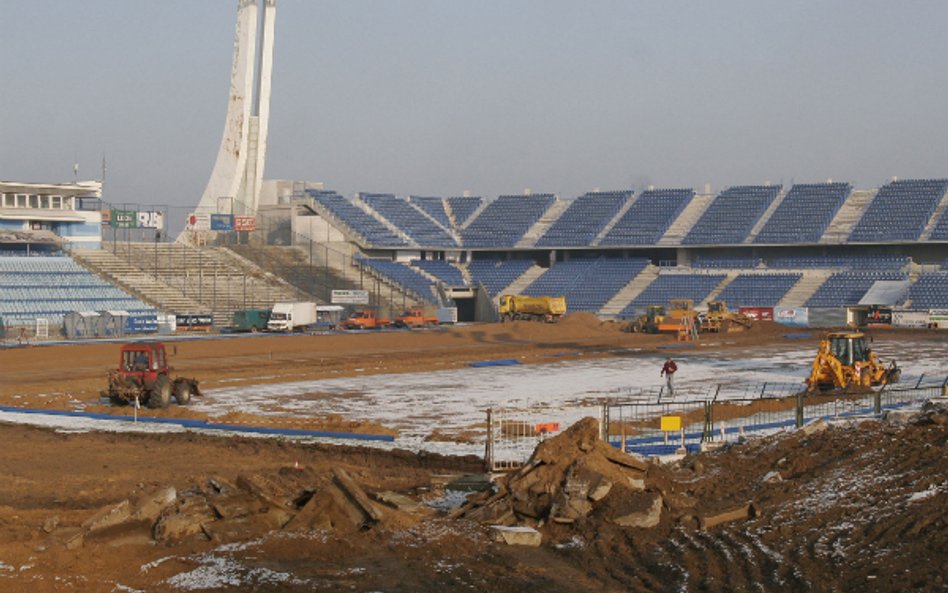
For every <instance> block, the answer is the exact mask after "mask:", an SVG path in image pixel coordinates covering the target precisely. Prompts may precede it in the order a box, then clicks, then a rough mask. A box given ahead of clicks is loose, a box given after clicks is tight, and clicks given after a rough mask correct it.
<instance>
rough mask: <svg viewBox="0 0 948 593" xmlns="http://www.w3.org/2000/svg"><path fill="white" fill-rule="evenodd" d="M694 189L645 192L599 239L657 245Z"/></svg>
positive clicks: (607, 242) (619, 243)
mask: <svg viewBox="0 0 948 593" xmlns="http://www.w3.org/2000/svg"><path fill="white" fill-rule="evenodd" d="M694 196H695V192H694V190H693V189H650V190H647V191H644V192H642V195H640V196H639V198H638V199H637V200H635V202H634V203H633V204H632V206H630V207H629V209H628V210H626V211H625V214H623V215H622V217H621V218H620V219H619V220H618V221H616V224H615V225H614V226H613V227H612V228H611V229H609V232H608V233H606V236H605V237H603V238H602V241H600V243H599V244H600V245H604V246H625V245H654V244H655V243H658V240H659V239H661V238H662V236H663V235H664V234H665V232H666V231H668V227H670V226H671V224H672V223H673V222H675V219H676V218H678V216H679V215H680V214H681V213H682V211H683V210H684V209H685V207H686V206H688V204H689V203H690V202H691V200H692V199H693V198H694Z"/></svg>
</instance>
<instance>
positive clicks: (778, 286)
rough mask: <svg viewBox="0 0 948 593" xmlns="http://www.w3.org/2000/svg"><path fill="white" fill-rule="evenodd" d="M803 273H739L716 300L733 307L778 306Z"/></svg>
mask: <svg viewBox="0 0 948 593" xmlns="http://www.w3.org/2000/svg"><path fill="white" fill-rule="evenodd" d="M802 277H803V274H772V273H771V274H767V273H757V274H739V275H738V276H737V277H736V278H734V280H732V281H731V282H730V283H729V284H728V285H727V286H726V287H725V288H724V290H722V291H721V294H719V295H718V296H717V299H716V300H719V301H724V302H726V303H727V304H728V306H729V307H730V308H731V309H735V308H737V307H776V306H777V304H778V303H779V302H780V300H781V299H782V298H783V297H784V296H786V294H787V293H788V292H789V291H790V289H791V288H793V287H794V285H795V284H796V283H797V282H798V281H799V280H800V278H802Z"/></svg>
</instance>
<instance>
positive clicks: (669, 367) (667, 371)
mask: <svg viewBox="0 0 948 593" xmlns="http://www.w3.org/2000/svg"><path fill="white" fill-rule="evenodd" d="M677 370H678V365H677V364H675V361H674V360H672V359H671V358H669V359H667V360H666V361H665V365H664V366H663V367H662V372H661V373H660V375H659V376H661V377H665V385H666V386H667V387H668V395H669V397H671V396H673V395H675V385H674V383H673V377H674V376H675V371H677Z"/></svg>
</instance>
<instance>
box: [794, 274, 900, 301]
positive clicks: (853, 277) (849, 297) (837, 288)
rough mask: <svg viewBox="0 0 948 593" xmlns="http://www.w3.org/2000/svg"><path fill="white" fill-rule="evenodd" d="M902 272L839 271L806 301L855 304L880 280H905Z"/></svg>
mask: <svg viewBox="0 0 948 593" xmlns="http://www.w3.org/2000/svg"><path fill="white" fill-rule="evenodd" d="M906 277H907V276H906V275H905V274H904V273H901V272H837V273H835V274H833V275H832V276H830V277H829V278H827V279H826V282H824V283H823V284H822V286H820V287H819V288H818V289H817V290H816V292H815V293H813V296H811V297H810V298H809V300H807V302H806V306H807V307H845V306H847V305H855V304H857V303H859V300H860V299H862V297H863V296H864V295H865V294H866V291H868V290H869V289H870V288H872V285H873V284H875V283H876V281H878V280H905V279H906Z"/></svg>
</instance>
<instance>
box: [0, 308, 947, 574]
mask: <svg viewBox="0 0 948 593" xmlns="http://www.w3.org/2000/svg"><path fill="white" fill-rule="evenodd" d="M792 331H795V330H789V329H788V328H785V327H781V326H778V325H775V324H766V323H762V324H758V325H757V326H755V328H754V329H753V330H751V331H749V332H741V333H733V334H726V335H720V336H708V337H705V338H704V339H703V340H702V342H701V343H700V344H699V345H694V346H693V347H688V348H678V346H679V343H678V342H677V341H676V340H675V338H674V337H670V336H648V335H637V334H629V333H625V332H622V331H620V329H619V327H618V326H617V325H616V324H612V323H603V322H599V321H598V320H595V318H592V317H591V316H587V315H573V316H569V317H567V318H565V319H564V320H563V321H562V322H561V323H559V324H556V325H546V324H539V323H528V322H516V323H511V324H485V325H470V326H463V327H461V326H459V327H453V328H438V329H435V330H431V331H414V332H407V331H401V332H384V333H370V332H366V333H358V334H344V335H304V336H292V337H285V336H252V337H248V338H240V339H199V340H187V341H174V342H171V343H170V344H171V345H170V346H169V347H170V348H171V349H172V352H173V354H172V362H173V364H174V366H175V368H176V372H177V373H178V374H181V375H185V376H192V377H195V378H198V379H200V380H201V386H202V388H203V389H204V390H205V391H206V395H205V396H204V400H203V401H201V402H199V403H198V405H195V406H189V407H181V406H175V405H172V406H171V407H170V408H168V409H166V410H141V413H142V414H148V415H153V416H164V417H184V418H202V417H213V418H215V419H217V420H223V421H226V422H229V423H234V424H247V425H250V426H259V425H268V426H274V425H278V426H284V427H287V428H307V429H313V430H332V431H344V432H350V431H351V432H362V433H373V434H389V435H395V436H396V439H395V445H394V448H389V449H379V448H368V447H357V446H354V445H345V446H340V445H334V444H320V443H313V442H305V443H300V442H293V441H290V440H287V439H275V438H251V437H239V436H232V435H220V436H216V435H210V434H205V433H200V432H194V431H177V432H154V431H153V432H147V433H130V432H117V431H90V430H88V429H86V428H82V429H80V428H78V427H69V426H68V424H67V425H65V426H62V425H61V426H60V427H59V428H56V429H51V428H43V427H36V426H29V425H25V424H22V423H18V422H16V421H15V420H10V418H11V416H16V415H5V416H4V419H5V420H6V422H5V423H4V424H2V425H0V446H2V453H0V472H2V473H0V475H3V476H4V478H5V479H4V480H2V481H0V590H2V591H30V592H32V593H43V592H46V591H90V592H100V591H101V592H113V591H116V592H118V591H148V592H152V591H156V592H164V591H169V592H170V591H300V592H302V591H343V590H344V591H365V592H369V591H384V592H408V591H420V592H425V591H431V592H434V591H439V592H440V591H453V590H475V591H497V592H506V591H510V592H513V591H517V592H525V591H527V592H528V591H789V590H801V591H807V590H809V591H942V590H948V582H946V580H945V579H946V578H948V577H946V575H948V535H946V534H948V530H946V527H948V526H946V521H948V464H946V463H945V455H946V453H948V445H946V442H948V413H946V412H945V411H944V410H943V409H942V408H938V407H937V406H936V407H935V408H933V409H929V410H925V411H906V412H904V413H899V414H891V415H889V416H888V417H886V418H884V419H882V420H864V419H853V420H849V421H846V422H839V423H831V424H830V425H829V426H822V427H811V429H809V430H805V431H804V430H801V431H791V432H784V433H780V434H775V435H770V436H767V437H764V438H761V439H751V440H749V441H747V442H746V443H743V444H738V445H731V446H727V447H725V448H723V449H721V450H718V451H714V452H707V453H702V454H700V455H696V456H690V457H688V458H686V459H684V460H682V461H679V462H676V463H673V464H651V465H648V466H645V467H639V466H638V465H637V463H638V462H628V464H627V463H625V462H623V461H622V459H613V458H612V457H610V455H611V454H610V453H607V452H604V451H603V450H602V449H601V448H600V447H598V445H597V446H592V445H590V444H589V443H590V440H589V439H590V435H589V434H588V430H587V433H582V432H581V429H582V428H583V426H585V425H583V424H582V423H578V424H577V425H576V426H578V427H580V428H577V429H576V432H572V433H571V432H570V431H566V432H564V433H563V434H562V435H560V436H557V437H555V439H551V440H548V441H547V445H548V446H547V447H546V449H545V450H544V451H543V452H542V455H540V457H541V458H542V459H540V460H538V461H535V463H534V464H532V465H531V466H530V468H529V471H525V472H524V473H523V474H521V475H520V476H519V477H518V478H516V479H514V478H504V479H503V480H501V481H500V482H499V483H498V484H499V485H497V486H495V488H496V490H492V491H490V492H486V493H485V492H481V493H479V494H472V495H469V496H470V498H471V500H470V501H468V502H466V503H465V502H464V501H465V494H464V493H462V492H460V491H461V490H464V489H467V488H475V487H480V486H483V483H482V482H481V481H479V480H477V479H474V478H471V477H467V478H463V476H476V475H479V474H480V473H481V472H482V466H481V460H480V458H479V456H477V455H466V456H448V455H444V454H442V453H439V447H438V443H439V442H440V441H441V440H444V442H446V443H451V442H456V441H461V440H463V435H460V434H458V432H459V431H460V429H459V428H458V426H457V425H456V424H455V423H454V422H453V421H452V419H451V418H449V417H443V418H442V417H441V416H440V415H444V416H449V415H450V414H449V410H444V411H440V412H438V414H435V415H430V417H429V418H428V419H427V424H426V426H428V430H429V432H430V433H431V437H432V438H430V439H429V440H428V442H429V443H430V444H429V446H427V447H426V448H425V449H424V450H422V451H420V452H417V451H416V450H414V449H413V448H411V447H408V448H409V449H413V450H404V449H401V448H398V442H399V437H398V435H399V434H401V433H402V432H404V431H405V429H404V428H403V427H402V426H401V425H399V423H398V422H396V421H394V420H393V421H388V420H387V419H388V418H390V416H382V417H379V416H377V415H374V414H372V413H370V412H371V410H370V407H371V403H367V404H366V413H365V414H364V415H362V416H361V417H360V416H359V415H358V414H357V413H355V412H354V411H353V409H351V408H347V409H346V410H345V413H332V408H331V407H330V408H318V409H320V410H321V412H320V413H318V414H306V413H301V412H300V409H299V408H293V407H292V406H289V405H284V406H281V407H280V408H279V409H276V410H268V409H265V408H261V407H259V406H257V407H252V409H250V410H249V411H243V410H241V409H240V408H239V406H233V405H229V406H227V407H226V408H220V407H214V405H213V400H214V398H215V393H225V392H226V390H228V389H231V388H233V387H235V386H238V387H240V388H253V386H259V389H261V390H263V389H271V390H276V391H279V388H280V385H283V384H293V383H299V382H307V381H320V380H324V379H332V380H339V379H345V378H356V377H365V381H366V382H371V381H372V380H373V379H372V377H378V379H377V380H379V381H397V380H398V379H397V377H398V376H399V375H401V376H404V377H415V376H418V375H419V374H425V373H431V372H432V371H442V370H445V371H452V370H455V371H460V370H461V369H465V368H469V367H468V366H467V365H468V363H470V362H474V361H488V360H499V359H514V360H517V361H518V362H520V363H521V364H522V365H524V368H526V369H529V370H531V371H533V372H535V373H536V377H537V381H542V380H543V379H542V378H543V377H544V375H545V374H548V373H546V372H545V371H544V369H552V368H553V366H551V365H563V363H564V361H570V360H602V361H609V360H612V359H619V360H626V361H629V364H630V366H632V367H634V366H635V365H636V364H639V363H640V362H641V361H642V360H646V361H648V367H647V374H648V375H649V378H648V379H647V380H646V379H642V381H647V382H651V383H655V382H657V381H659V380H660V379H659V378H658V377H657V374H658V368H657V367H656V368H652V367H651V365H652V361H653V360H660V359H661V358H662V357H664V356H666V355H667V354H668V353H672V354H673V355H674V356H675V357H676V359H678V360H680V361H682V364H681V371H680V372H681V373H682V375H683V378H685V376H686V373H687V370H688V361H689V358H694V359H695V360H696V361H697V359H698V358H701V359H720V360H724V361H727V365H726V367H727V368H728V369H730V370H729V372H730V373H732V374H740V370H739V369H740V366H741V361H743V360H746V359H749V358H767V357H772V358H774V359H780V360H782V361H784V362H785V363H786V364H789V365H790V366H791V367H793V366H794V365H797V366H798V367H799V369H798V371H788V374H789V375H790V376H794V375H797V376H799V377H800V378H801V380H802V377H804V376H805V375H806V372H807V366H808V364H809V362H810V358H805V359H802V360H799V361H796V362H794V361H792V360H789V362H788V357H789V358H792V356H791V355H792V354H795V353H797V352H801V351H807V350H812V351H815V346H816V343H817V340H818V334H817V333H813V336H812V338H804V339H800V338H799V337H794V338H787V337H785V336H786V335H787V334H790V333H791V332H792ZM873 336H874V338H875V342H874V344H875V346H874V349H876V351H877V352H879V353H880V355H882V354H895V355H898V356H899V362H900V363H901V365H902V366H903V368H904V369H905V370H906V373H907V374H913V370H912V364H913V361H914V360H915V359H919V360H921V361H922V362H921V363H920V364H924V365H928V366H926V367H925V368H926V370H932V369H934V368H935V366H937V365H936V360H935V359H936V358H937V357H938V356H940V355H939V354H938V353H939V352H940V353H943V352H944V345H945V342H946V335H945V334H944V333H940V332H937V331H922V330H919V331H908V330H898V331H894V330H889V331H884V330H874V331H873ZM667 347H673V348H671V349H667ZM117 352H118V345H116V344H114V343H98V344H77V345H55V346H45V345H33V346H28V347H27V346H24V347H7V348H0V405H4V406H17V407H23V408H45V409H51V410H82V411H92V412H108V413H114V414H130V413H132V410H131V409H130V408H111V407H109V406H108V405H106V404H104V403H102V402H101V400H100V398H99V390H100V389H102V388H103V387H104V384H105V374H106V372H107V370H108V369H109V368H111V367H112V366H113V365H114V364H115V363H116V359H117ZM919 353H925V354H924V356H922V355H920V354H919ZM922 359H924V360H922ZM752 370H753V369H748V373H749V374H750V373H751V372H752ZM652 371H654V372H652ZM406 373H408V374H406ZM914 374H919V372H916V373H914ZM651 375H655V376H654V377H653V376H651ZM630 376H632V377H635V373H631V374H630ZM578 380H581V381H583V382H586V383H594V382H595V378H594V377H593V378H590V377H589V375H588V374H586V375H583V376H582V378H581V379H578ZM636 381H637V379H635V378H632V379H630V383H635V382H636ZM421 395H422V396H424V397H428V398H432V399H435V398H437V397H438V393H437V392H431V393H425V394H421ZM422 400H423V398H419V401H422ZM486 403H487V402H485V405H486ZM476 404H477V402H474V403H473V404H471V403H469V404H468V405H472V406H475V407H476ZM324 412H325V413H324ZM426 413H427V412H426V410H424V409H421V406H420V404H417V405H416V407H414V408H406V409H404V416H406V417H408V416H419V415H425V414H426ZM587 424H588V423H587ZM472 428H474V427H472ZM571 430H573V429H571ZM599 444H602V443H599ZM443 451H444V452H454V451H455V449H453V448H451V447H449V446H445V448H444V450H443ZM619 455H621V454H619ZM633 466H634V467H633ZM580 478H582V479H580ZM577 484H580V485H583V486H582V487H580V486H578V485H577ZM617 485H619V486H617ZM607 486H608V487H607ZM587 487H588V488H587ZM577 492H580V494H577ZM656 501H659V502H656ZM462 503H464V505H465V506H459V505H461V504H462ZM563 509H569V510H568V512H567V511H564V510H563ZM492 524H502V525H507V526H514V525H516V526H521V527H533V528H536V530H537V532H538V533H539V535H540V538H541V544H540V545H539V546H519V545H507V544H504V543H499V542H498V541H496V539H497V532H496V530H493V529H492V528H491V527H490V525H492Z"/></svg>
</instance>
